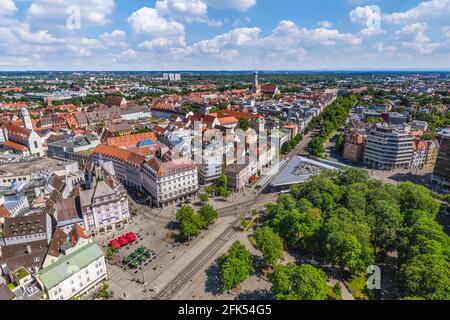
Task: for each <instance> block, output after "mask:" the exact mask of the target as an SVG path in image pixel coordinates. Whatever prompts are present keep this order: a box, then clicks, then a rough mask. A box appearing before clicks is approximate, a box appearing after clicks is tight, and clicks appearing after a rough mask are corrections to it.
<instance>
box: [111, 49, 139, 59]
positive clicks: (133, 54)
mask: <svg viewBox="0 0 450 320" xmlns="http://www.w3.org/2000/svg"><path fill="white" fill-rule="evenodd" d="M140 56H141V54H140V53H139V52H137V51H135V50H133V49H127V50H124V51H122V52H121V53H119V54H115V55H114V57H115V58H116V59H117V60H134V59H136V58H139V57H140Z"/></svg>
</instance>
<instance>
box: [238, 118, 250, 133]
mask: <svg viewBox="0 0 450 320" xmlns="http://www.w3.org/2000/svg"><path fill="white" fill-rule="evenodd" d="M249 127H250V126H249V123H248V119H245V118H243V119H239V128H241V129H242V130H244V131H247V130H248V128H249Z"/></svg>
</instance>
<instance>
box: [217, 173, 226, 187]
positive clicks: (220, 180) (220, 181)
mask: <svg viewBox="0 0 450 320" xmlns="http://www.w3.org/2000/svg"><path fill="white" fill-rule="evenodd" d="M216 186H217V188H227V186H228V178H227V176H226V175H224V174H221V175H220V176H219V178H218V179H217V182H216Z"/></svg>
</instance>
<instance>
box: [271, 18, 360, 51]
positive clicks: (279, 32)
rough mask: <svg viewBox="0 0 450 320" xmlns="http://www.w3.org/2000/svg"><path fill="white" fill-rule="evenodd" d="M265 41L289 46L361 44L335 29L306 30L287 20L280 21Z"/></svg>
mask: <svg viewBox="0 0 450 320" xmlns="http://www.w3.org/2000/svg"><path fill="white" fill-rule="evenodd" d="M267 40H271V41H274V42H278V43H279V42H280V41H282V42H286V41H289V42H290V43H291V44H298V43H303V44H309V45H313V44H319V45H324V46H330V45H335V44H336V43H347V44H352V45H359V44H361V39H359V38H358V37H356V36H355V35H353V34H351V33H340V32H339V31H338V30H335V29H325V28H316V29H307V28H301V27H299V26H298V25H296V24H295V23H294V22H292V21H289V20H283V21H281V22H280V23H279V24H278V26H277V27H276V28H275V29H274V30H273V32H272V35H271V36H270V37H268V39H267Z"/></svg>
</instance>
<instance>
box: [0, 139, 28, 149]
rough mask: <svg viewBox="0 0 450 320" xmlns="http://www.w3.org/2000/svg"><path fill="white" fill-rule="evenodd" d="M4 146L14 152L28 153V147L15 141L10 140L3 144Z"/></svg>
mask: <svg viewBox="0 0 450 320" xmlns="http://www.w3.org/2000/svg"><path fill="white" fill-rule="evenodd" d="M3 146H4V147H6V148H8V149H12V150H14V151H18V152H25V151H28V148H27V147H25V146H23V145H21V144H18V143H15V142H13V141H10V140H7V141H5V142H3Z"/></svg>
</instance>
